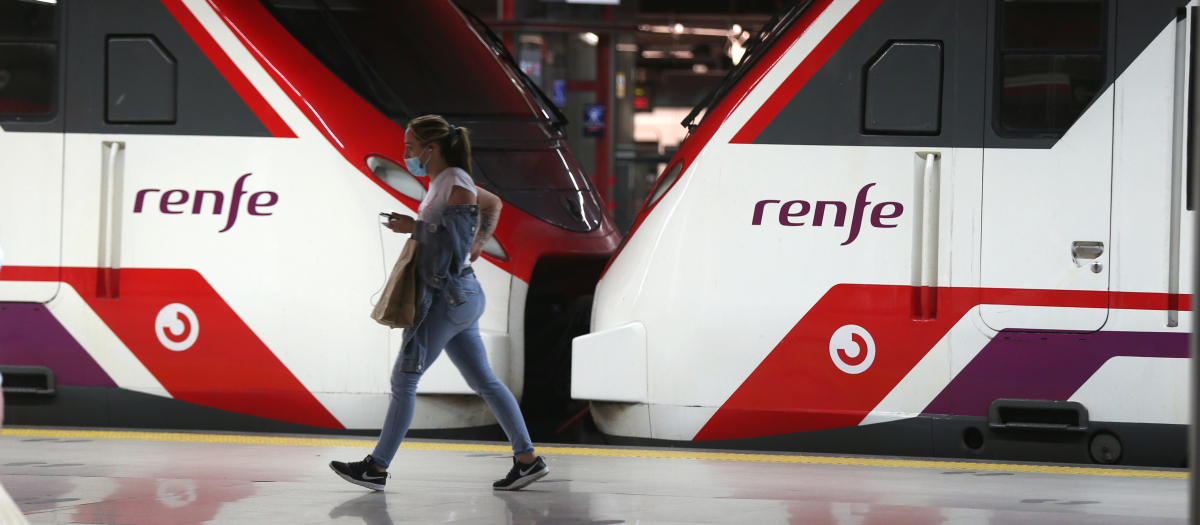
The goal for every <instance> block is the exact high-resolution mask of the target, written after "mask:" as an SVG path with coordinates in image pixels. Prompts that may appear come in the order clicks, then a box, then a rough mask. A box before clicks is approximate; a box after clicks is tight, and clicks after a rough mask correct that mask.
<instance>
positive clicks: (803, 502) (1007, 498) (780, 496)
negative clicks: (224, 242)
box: [0, 429, 1187, 525]
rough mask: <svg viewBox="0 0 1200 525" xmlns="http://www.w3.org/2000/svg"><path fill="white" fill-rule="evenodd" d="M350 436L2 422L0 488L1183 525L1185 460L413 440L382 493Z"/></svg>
mask: <svg viewBox="0 0 1200 525" xmlns="http://www.w3.org/2000/svg"><path fill="white" fill-rule="evenodd" d="M369 444H370V442H369V441H364V440H361V439H339V438H333V439H307V440H306V439H294V438H292V439H276V438H272V437H264V436H231V435H216V436H213V435H202V434H153V433H118V432H71V431H56V430H32V429H6V430H5V431H4V435H2V436H0V483H3V484H4V486H5V487H6V488H7V489H8V491H9V493H10V494H11V495H12V496H13V499H14V500H16V502H17V504H18V505H19V506H20V507H21V510H22V511H23V512H24V513H25V514H26V517H27V518H28V519H29V521H30V522H31V523H33V524H39V523H103V524H127V525H151V524H153V525H158V524H165V523H171V524H191V523H255V524H273V523H280V524H285V523H286V524H297V523H350V524H352V523H365V524H368V525H389V524H392V523H442V522H452V523H481V524H482V523H486V524H496V523H508V524H531V525H532V524H539V525H547V524H572V525H585V524H591V525H599V524H618V523H627V524H666V523H738V524H759V523H764V524H769V523H787V524H804V525H936V524H998V525H999V524H1005V525H1007V524H1018V523H1020V524H1068V525H1071V524H1085V523H1086V524H1103V523H1112V524H1122V525H1127V524H1157V523H1180V524H1181V523H1184V522H1185V515H1186V510H1187V492H1186V491H1187V486H1186V485H1187V481H1186V478H1185V476H1184V473H1183V472H1182V471H1174V470H1113V469H1080V468H1070V467H1065V468H1064V467H1047V466H1042V465H1013V464H972V463H962V462H921V461H912V460H901V461H896V460H881V459H877V458H837V457H820V456H783V455H781V456H770V455H763V454H754V455H737V454H728V453H718V454H707V455H706V454H703V453H696V452H687V451H677V450H661V451H660V450H653V449H638V450H631V449H606V448H600V449H595V448H592V449H583V448H563V447H559V448H554V447H543V448H542V449H541V451H542V452H543V453H544V454H545V455H546V458H547V463H548V464H549V465H550V468H551V469H552V472H551V473H550V475H549V476H548V477H546V478H545V479H544V480H543V481H541V482H538V483H536V484H534V485H532V486H530V487H529V488H527V489H526V490H523V491H520V492H493V491H492V489H491V481H492V480H493V479H497V478H500V477H503V475H504V474H505V473H506V472H507V470H508V468H509V466H510V465H511V463H510V460H509V459H508V456H507V455H505V454H503V450H504V447H503V446H491V445H471V444H462V443H449V442H410V443H406V447H405V448H403V449H402V450H401V451H400V452H399V454H398V455H397V456H396V460H395V462H394V468H393V473H392V475H393V477H392V478H391V479H390V480H388V491H387V492H386V493H377V492H370V491H366V490H365V489H361V488H359V487H356V486H354V485H351V484H349V483H346V482H345V481H342V480H341V479H340V478H338V477H336V476H335V475H334V474H333V473H332V472H331V471H330V470H329V468H328V467H327V466H326V464H327V463H328V462H329V461H330V460H331V459H337V460H343V461H347V460H358V459H360V458H362V456H364V455H365V454H366V453H367V452H368V451H369V449H368V448H365V447H366V446H368V445H369Z"/></svg>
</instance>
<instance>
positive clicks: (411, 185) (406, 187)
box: [367, 155, 425, 201]
mask: <svg viewBox="0 0 1200 525" xmlns="http://www.w3.org/2000/svg"><path fill="white" fill-rule="evenodd" d="M367 169H370V170H371V173H374V174H375V176H376V177H378V178H379V180H381V181H383V182H385V183H387V185H388V186H391V187H392V188H394V189H395V190H396V191H398V192H400V194H401V195H404V196H405V197H408V198H410V199H413V200H416V201H421V200H422V199H424V198H425V186H424V185H423V184H421V181H419V180H417V178H416V177H414V176H413V175H412V174H411V173H409V172H408V170H406V169H404V168H401V167H400V166H399V165H397V164H396V163H395V162H392V161H390V160H388V159H385V158H383V157H379V156H376V155H372V156H370V157H367Z"/></svg>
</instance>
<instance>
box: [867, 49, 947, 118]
mask: <svg viewBox="0 0 1200 525" xmlns="http://www.w3.org/2000/svg"><path fill="white" fill-rule="evenodd" d="M865 77H866V80H865V82H866V86H865V87H864V89H863V91H864V93H865V96H864V97H863V130H864V131H865V132H867V133H885V134H904V135H936V134H938V133H939V132H940V131H941V116H942V43H941V42H892V43H890V44H888V45H887V46H885V48H884V50H883V53H881V54H879V55H877V58H875V60H874V61H872V62H871V63H870V64H869V65H868V66H867V72H866V75H865Z"/></svg>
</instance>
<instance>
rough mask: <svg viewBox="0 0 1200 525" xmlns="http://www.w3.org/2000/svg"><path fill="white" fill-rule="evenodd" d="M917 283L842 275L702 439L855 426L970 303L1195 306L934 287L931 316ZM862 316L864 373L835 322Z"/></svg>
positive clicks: (1163, 299) (1186, 300)
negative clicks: (833, 346) (837, 345)
mask: <svg viewBox="0 0 1200 525" xmlns="http://www.w3.org/2000/svg"><path fill="white" fill-rule="evenodd" d="M912 294H913V289H912V287H911V286H887V285H860V284H841V285H837V286H834V287H833V288H831V289H830V290H829V292H827V293H826V294H825V296H824V297H822V298H821V300H819V301H817V304H815V305H813V307H812V309H810V310H809V311H808V312H807V313H805V314H804V317H803V318H802V319H800V322H798V323H796V325H795V326H794V327H792V330H791V331H790V332H788V334H787V335H786V336H784V338H783V340H781V341H780V342H779V344H778V345H776V346H775V348H774V349H773V350H772V351H771V353H770V354H768V355H767V357H766V359H763V361H762V363H759V365H758V367H757V368H756V369H755V370H754V372H752V373H751V374H750V376H749V377H748V378H746V380H745V381H744V382H743V383H742V385H741V386H740V387H738V389H737V390H736V391H735V392H734V393H733V395H732V396H730V397H729V399H728V400H726V401H725V403H724V404H723V405H722V406H721V408H720V409H718V410H717V412H716V414H714V415H713V417H712V418H711V419H709V421H708V422H707V423H706V424H705V425H704V427H703V428H702V429H701V430H700V432H698V433H697V434H696V437H695V438H694V439H695V440H696V441H713V440H723V439H739V438H748V437H760V436H773V435H780V434H791V433H797V432H809V431H813V430H825V429H830V428H839V427H850V426H856V425H858V424H860V423H862V421H863V419H864V418H865V417H866V415H867V414H869V413H870V412H871V411H872V410H874V409H875V407H877V406H879V403H880V402H881V401H883V398H884V397H886V396H887V395H888V394H889V393H890V392H891V391H892V389H894V388H895V387H896V385H897V384H899V383H900V381H901V380H902V379H904V377H905V376H907V375H908V373H909V372H911V371H912V369H913V367H915V366H916V365H917V363H918V362H920V361H921V359H923V358H924V357H925V355H926V354H928V353H929V352H930V351H931V350H932V349H933V347H934V345H936V344H937V343H938V341H940V340H942V338H943V337H945V335H946V334H947V333H948V332H949V331H950V329H951V328H952V327H954V325H955V324H957V323H958V322H959V321H960V320H961V319H962V317H963V316H964V315H966V314H967V312H969V311H970V310H971V309H972V308H974V307H976V306H978V305H981V304H1001V305H1013V306H1049V307H1064V308H1114V309H1129V310H1168V309H1171V308H1172V307H1177V308H1178V309H1179V310H1183V311H1190V310H1191V307H1192V297H1191V296H1190V295H1182V294H1181V295H1175V294H1165V293H1144V292H1105V291H1071V290H1016V289H1001V288H983V289H979V288H938V290H937V295H938V297H937V305H938V312H937V317H936V318H935V319H914V317H915V316H914V315H913V313H914V312H913V310H912V308H913V306H912ZM847 325H857V326H860V327H862V328H863V329H865V330H866V332H868V333H869V334H870V335H871V337H872V339H873V342H874V345H875V353H874V362H873V363H872V364H870V366H869V367H868V368H867V369H866V370H865V371H863V372H861V373H855V374H851V373H847V372H843V371H842V370H841V369H839V368H838V366H837V365H836V364H835V363H834V361H833V358H832V355H831V353H830V341H831V339H832V338H833V335H834V332H836V331H837V330H838V329H839V328H842V327H844V326H847Z"/></svg>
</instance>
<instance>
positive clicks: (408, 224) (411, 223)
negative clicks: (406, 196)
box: [384, 213, 417, 233]
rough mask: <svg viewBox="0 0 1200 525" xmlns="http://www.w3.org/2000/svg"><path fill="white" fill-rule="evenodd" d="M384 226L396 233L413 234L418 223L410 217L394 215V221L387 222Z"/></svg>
mask: <svg viewBox="0 0 1200 525" xmlns="http://www.w3.org/2000/svg"><path fill="white" fill-rule="evenodd" d="M384 226H387V227H388V229H389V230H392V231H394V232H396V233H412V232H413V230H415V229H416V227H417V221H416V220H414V219H413V218H412V217H409V216H408V215H400V214H399V213H392V219H391V220H389V221H387V222H386V223H385V224H384Z"/></svg>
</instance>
